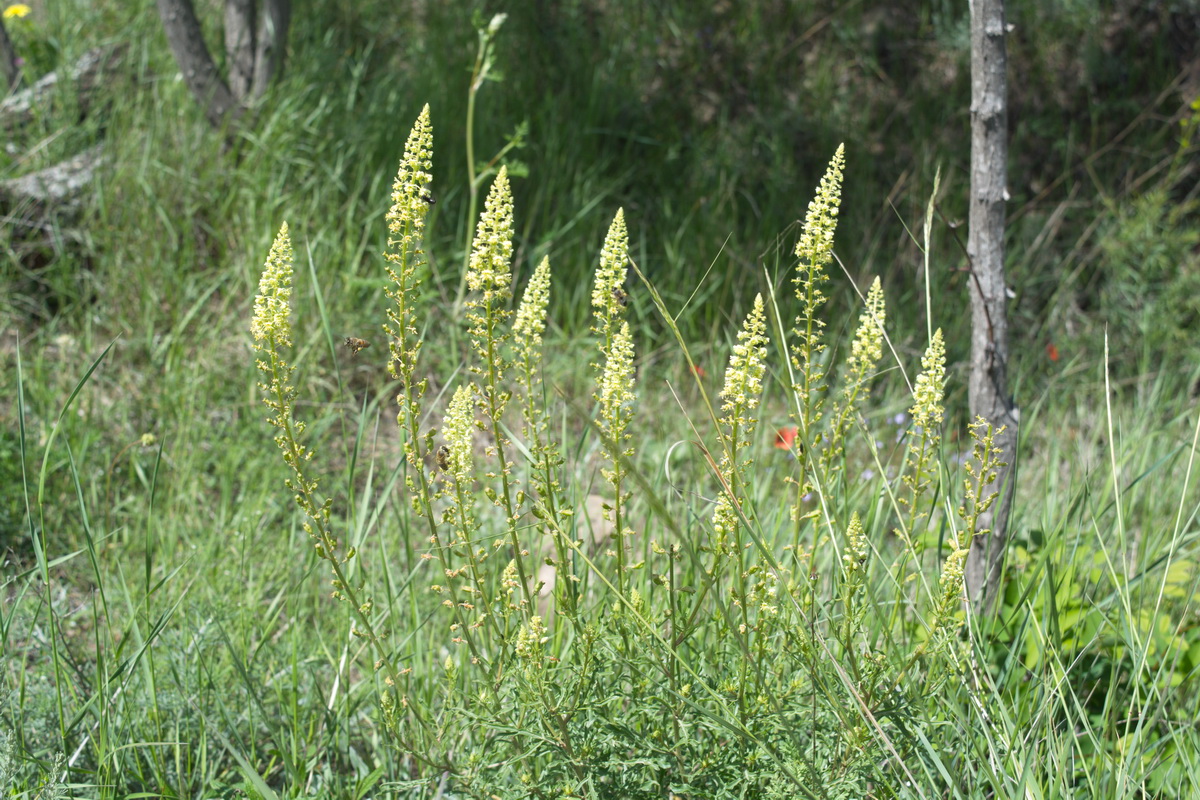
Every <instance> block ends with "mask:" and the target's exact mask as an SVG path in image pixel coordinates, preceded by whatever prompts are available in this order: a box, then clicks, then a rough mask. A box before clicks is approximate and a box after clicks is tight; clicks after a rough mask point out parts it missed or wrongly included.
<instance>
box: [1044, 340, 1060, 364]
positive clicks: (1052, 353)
mask: <svg viewBox="0 0 1200 800" xmlns="http://www.w3.org/2000/svg"><path fill="white" fill-rule="evenodd" d="M1046 355H1047V356H1049V357H1050V360H1051V361H1058V348H1057V347H1055V346H1054V344H1053V343H1050V344H1048V345H1046Z"/></svg>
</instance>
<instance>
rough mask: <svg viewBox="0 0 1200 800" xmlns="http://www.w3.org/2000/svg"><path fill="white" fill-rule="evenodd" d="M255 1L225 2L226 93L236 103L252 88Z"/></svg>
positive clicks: (245, 96)
mask: <svg viewBox="0 0 1200 800" xmlns="http://www.w3.org/2000/svg"><path fill="white" fill-rule="evenodd" d="M254 5H255V3H254V0H225V61H226V63H227V64H228V66H229V91H230V92H231V93H232V94H233V96H234V97H235V98H236V99H237V100H239V101H245V99H246V98H247V97H249V96H250V87H251V86H252V85H253V84H254Z"/></svg>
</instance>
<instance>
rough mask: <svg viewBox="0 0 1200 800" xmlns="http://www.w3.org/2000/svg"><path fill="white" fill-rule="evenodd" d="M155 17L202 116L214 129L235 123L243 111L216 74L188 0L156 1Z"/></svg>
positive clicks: (214, 65)
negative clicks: (160, 21)
mask: <svg viewBox="0 0 1200 800" xmlns="http://www.w3.org/2000/svg"><path fill="white" fill-rule="evenodd" d="M158 14H159V16H160V17H162V21H163V28H164V29H165V30H166V32H167V41H168V42H169V43H170V44H171V51H172V52H174V53H175V61H176V63H177V64H179V69H180V70H181V71H182V72H183V79H184V81H186V82H187V85H188V88H189V89H191V90H192V94H193V95H195V97H196V100H198V101H199V103H200V107H201V108H203V109H204V116H205V117H207V118H208V121H209V122H210V123H212V125H213V126H214V127H217V128H221V127H224V126H225V125H227V124H229V123H232V122H236V121H237V120H238V119H239V118H240V117H241V115H242V107H241V105H240V104H239V103H238V101H237V99H236V98H234V96H233V93H232V92H230V91H229V87H228V86H226V85H225V82H224V81H222V80H221V76H220V75H219V74H218V73H217V65H216V64H214V63H213V60H212V56H211V55H210V54H209V52H208V47H206V46H205V44H204V36H203V34H202V33H201V30H200V20H198V19H196V11H195V9H194V8H193V7H192V2H191V0H158Z"/></svg>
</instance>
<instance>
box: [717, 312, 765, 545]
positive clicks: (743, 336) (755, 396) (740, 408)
mask: <svg viewBox="0 0 1200 800" xmlns="http://www.w3.org/2000/svg"><path fill="white" fill-rule="evenodd" d="M737 338H738V343H737V344H736V345H734V346H733V352H732V353H731V354H730V355H729V366H728V367H727V368H726V369H725V386H724V388H723V389H722V390H721V399H722V400H723V401H724V402H723V403H722V405H721V411H722V412H723V413H724V416H723V417H722V418H721V424H722V425H723V426H724V430H722V432H721V438H722V439H723V445H724V447H723V448H722V450H723V451H724V452H723V453H722V455H721V465H720V472H721V478H722V480H723V481H724V483H725V485H726V486H729V487H730V488H731V489H735V490H736V489H737V487H736V486H735V476H734V465H735V464H736V465H737V466H738V468H739V469H744V468H748V467H749V466H750V464H749V463H739V458H738V456H739V451H741V450H742V449H744V448H745V447H747V446H749V440H750V435H751V434H752V433H753V432H754V428H755V426H756V425H757V422H758V420H757V417H755V415H754V413H753V412H754V409H756V408H757V407H758V401H759V395H761V394H762V379H763V374H764V373H765V371H766V358H767V343H768V339H767V322H766V316H765V314H764V311H763V299H762V295H761V294H760V295H758V296H756V297H755V298H754V307H753V308H751V310H750V313H749V314H748V315H747V316H746V321H745V322H744V323H743V324H742V329H741V330H740V331H739V332H738V337H737ZM738 524H739V520H738V515H737V513H736V511H735V510H734V506H733V503H732V501H731V500H730V498H729V495H728V493H727V492H725V491H722V492H721V495H720V497H718V498H717V507H716V508H715V509H714V511H713V516H712V525H713V530H714V531H715V532H716V534H717V540H718V546H719V547H720V546H723V545H724V543H725V541H726V539H727V537H728V536H729V535H730V534H733V533H735V532H736V531H737V528H738Z"/></svg>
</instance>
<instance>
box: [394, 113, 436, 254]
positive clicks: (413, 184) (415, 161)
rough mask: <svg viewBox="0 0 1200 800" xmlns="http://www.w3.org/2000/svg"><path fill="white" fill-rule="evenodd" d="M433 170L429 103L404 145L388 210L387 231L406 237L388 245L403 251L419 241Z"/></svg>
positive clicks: (426, 211)
mask: <svg viewBox="0 0 1200 800" xmlns="http://www.w3.org/2000/svg"><path fill="white" fill-rule="evenodd" d="M432 169H433V127H432V126H431V125H430V124H429V104H428V103H426V104H425V107H424V108H423V109H421V114H420V115H419V116H418V117H417V121H416V122H415V123H413V127H412V131H410V132H409V134H408V141H407V142H405V144H404V157H403V158H402V159H401V160H400V168H399V169H398V170H397V172H396V180H395V181H394V182H393V183H392V207H391V208H390V209H388V213H387V225H388V231H389V232H390V233H392V234H394V235H400V236H402V237H404V238H403V239H402V240H399V241H396V240H393V241H389V244H391V245H392V246H394V247H398V248H399V249H400V250H402V251H403V250H407V249H408V248H409V247H411V246H412V245H413V244H414V243H415V242H419V241H420V238H421V234H422V233H423V232H424V230H425V217H426V215H427V214H428V213H429V205H430V200H432V199H433V198H432V196H431V195H430V194H428V192H427V191H426V188H427V187H428V186H429V184H430V183H431V182H432V181H433V175H432V174H431V173H430V170H432Z"/></svg>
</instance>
